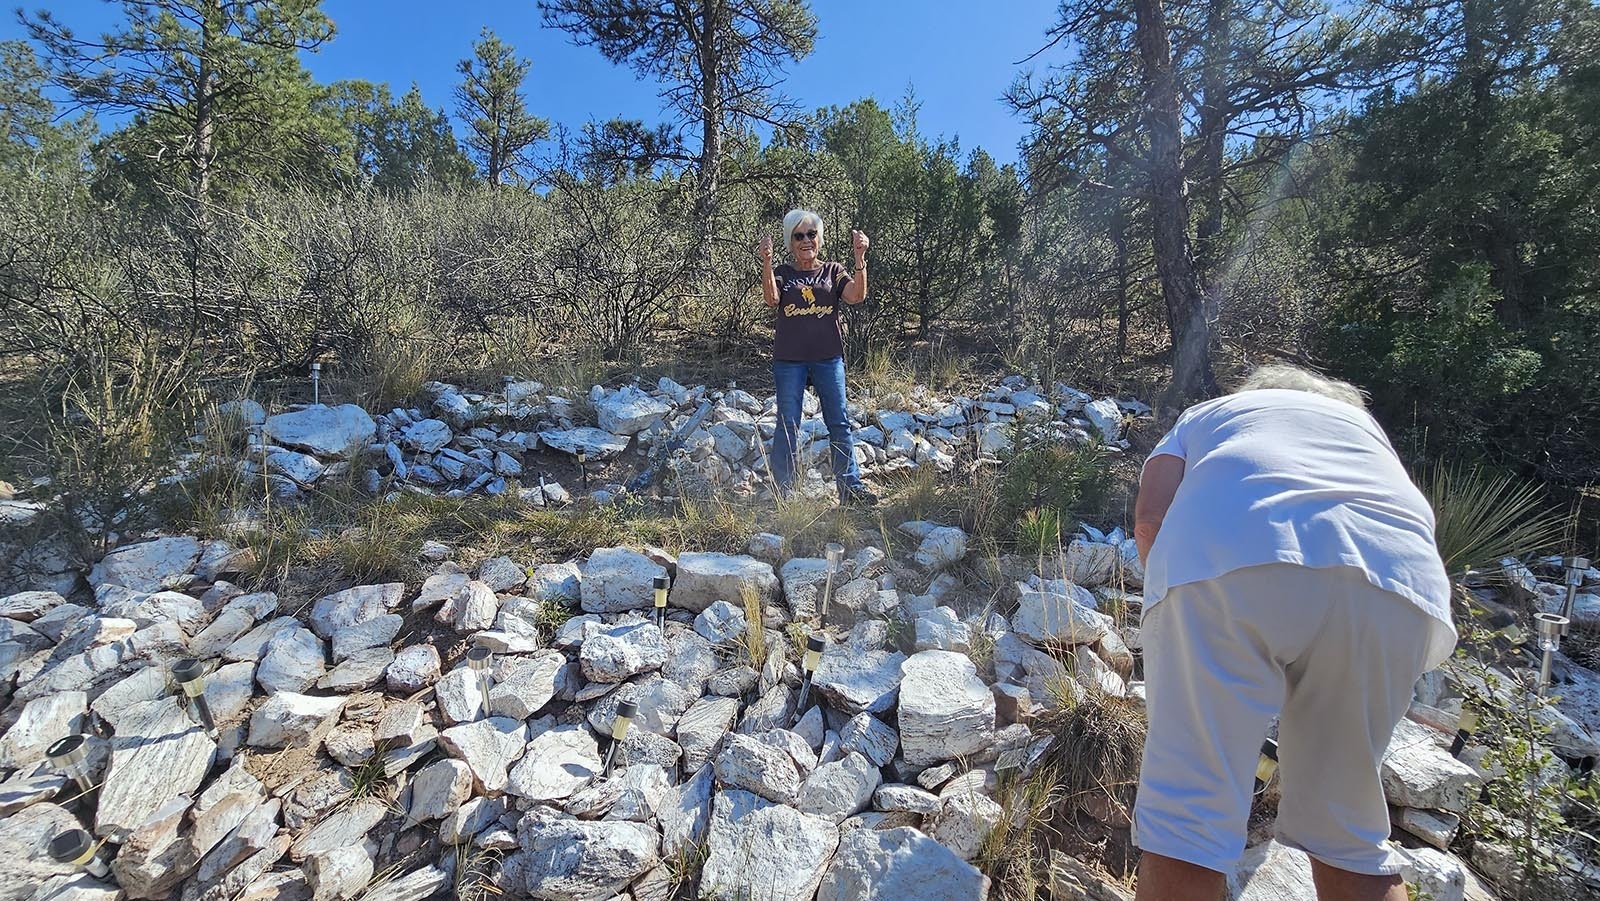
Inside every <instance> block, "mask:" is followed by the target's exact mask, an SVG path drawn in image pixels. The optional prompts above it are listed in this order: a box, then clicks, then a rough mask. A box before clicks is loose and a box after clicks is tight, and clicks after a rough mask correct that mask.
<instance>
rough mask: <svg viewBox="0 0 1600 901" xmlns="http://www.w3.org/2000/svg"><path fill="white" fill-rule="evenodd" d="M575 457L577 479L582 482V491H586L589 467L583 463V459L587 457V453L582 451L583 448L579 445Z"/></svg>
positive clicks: (587, 488)
mask: <svg viewBox="0 0 1600 901" xmlns="http://www.w3.org/2000/svg"><path fill="white" fill-rule="evenodd" d="M577 457H578V479H579V480H580V481H581V483H582V484H583V490H584V491H588V490H589V467H588V466H586V465H584V462H585V460H587V459H588V454H586V453H584V450H583V448H581V447H580V448H578V454H577Z"/></svg>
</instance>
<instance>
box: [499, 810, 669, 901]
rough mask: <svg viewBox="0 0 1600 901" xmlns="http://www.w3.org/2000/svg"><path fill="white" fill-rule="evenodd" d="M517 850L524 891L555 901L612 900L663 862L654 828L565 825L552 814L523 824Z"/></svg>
mask: <svg viewBox="0 0 1600 901" xmlns="http://www.w3.org/2000/svg"><path fill="white" fill-rule="evenodd" d="M517 844H518V845H520V846H521V848H522V855H518V856H519V857H520V858H521V859H522V861H523V867H524V869H523V871H522V872H523V874H524V880H525V881H524V884H523V887H524V890H525V891H526V892H527V893H528V894H529V895H531V896H533V897H535V898H545V899H550V901H588V899H605V898H610V897H612V896H614V895H616V894H617V893H618V892H620V891H622V890H623V889H624V888H626V887H627V885H628V883H630V882H632V881H633V880H635V879H637V878H638V877H640V876H642V875H644V874H645V873H646V872H648V871H649V870H650V869H652V868H653V867H655V865H656V864H657V863H659V862H660V860H661V855H660V837H659V836H657V834H656V831H655V828H654V827H651V826H647V825H645V824H643V823H628V822H614V821H604V820H602V821H585V820H574V819H565V818H562V817H560V816H559V815H558V814H555V813H554V812H552V811H548V810H536V811H534V812H532V813H529V814H528V815H527V816H525V817H523V818H522V821H521V822H520V823H518V824H517Z"/></svg>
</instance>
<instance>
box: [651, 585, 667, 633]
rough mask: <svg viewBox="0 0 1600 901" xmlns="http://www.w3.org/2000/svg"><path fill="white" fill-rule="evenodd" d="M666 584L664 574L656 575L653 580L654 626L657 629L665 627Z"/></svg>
mask: <svg viewBox="0 0 1600 901" xmlns="http://www.w3.org/2000/svg"><path fill="white" fill-rule="evenodd" d="M668 584H669V583H668V582H667V577H666V576H656V578H655V582H654V586H655V601H656V628H658V629H665V628H666V627H667V586H668Z"/></svg>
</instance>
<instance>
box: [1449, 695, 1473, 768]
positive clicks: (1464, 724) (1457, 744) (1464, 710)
mask: <svg viewBox="0 0 1600 901" xmlns="http://www.w3.org/2000/svg"><path fill="white" fill-rule="evenodd" d="M1476 731H1478V711H1476V710H1473V709H1472V708H1471V707H1468V706H1466V705H1465V704H1463V705H1461V716H1459V717H1457V718H1456V739H1455V741H1452V742H1451V743H1450V756H1451V757H1460V756H1461V749H1462V748H1465V747H1466V746H1467V740H1468V739H1470V738H1471V737H1472V733H1474V732H1476Z"/></svg>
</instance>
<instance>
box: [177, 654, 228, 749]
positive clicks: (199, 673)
mask: <svg viewBox="0 0 1600 901" xmlns="http://www.w3.org/2000/svg"><path fill="white" fill-rule="evenodd" d="M172 679H173V681H175V682H177V683H178V689H179V690H180V691H182V692H183V698H184V704H185V706H189V705H192V706H193V707H194V712H195V716H196V718H197V719H199V720H200V725H202V726H204V727H205V730H206V732H207V733H208V734H211V735H215V734H216V732H217V723H216V721H215V720H213V719H212V718H211V705H210V704H207V703H206V694H205V692H206V667H205V664H203V663H201V662H200V661H198V660H196V659H194V658H192V657H190V658H188V659H185V660H179V661H178V662H177V663H174V664H173V665H172Z"/></svg>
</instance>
